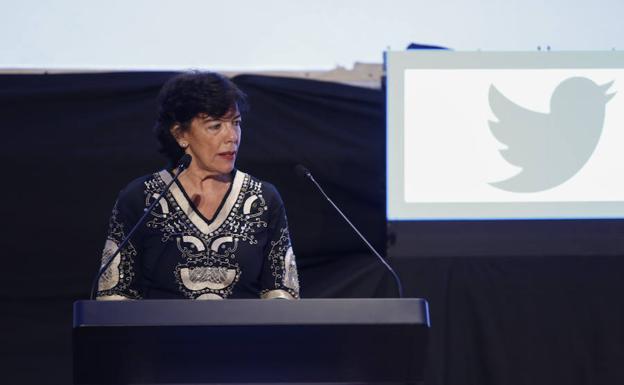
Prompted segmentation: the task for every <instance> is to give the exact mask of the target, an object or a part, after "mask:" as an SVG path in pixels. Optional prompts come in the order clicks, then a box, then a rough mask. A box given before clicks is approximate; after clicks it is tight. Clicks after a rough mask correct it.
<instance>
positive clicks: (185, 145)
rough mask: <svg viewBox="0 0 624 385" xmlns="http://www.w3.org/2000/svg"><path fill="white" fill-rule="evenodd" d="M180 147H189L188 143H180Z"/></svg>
mask: <svg viewBox="0 0 624 385" xmlns="http://www.w3.org/2000/svg"><path fill="white" fill-rule="evenodd" d="M180 146H182V148H187V147H188V143H186V142H180Z"/></svg>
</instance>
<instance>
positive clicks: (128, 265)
mask: <svg viewBox="0 0 624 385" xmlns="http://www.w3.org/2000/svg"><path fill="white" fill-rule="evenodd" d="M132 206H133V205H132V204H130V202H129V200H128V199H127V196H126V195H125V194H124V192H123V191H122V192H121V193H120V194H119V197H118V198H117V201H116V202H115V206H114V207H113V212H112V215H111V218H110V221H109V225H108V235H107V237H106V242H105V244H104V251H103V252H102V263H101V265H100V266H103V265H104V264H105V263H106V262H107V261H108V260H109V258H110V257H111V256H112V255H113V254H114V253H115V252H116V251H117V247H118V245H119V244H121V241H122V239H123V238H124V237H125V236H126V234H127V233H128V232H129V231H130V230H131V229H132V226H134V224H135V222H136V220H137V219H138V218H139V216H138V213H140V210H141V209H142V207H132ZM134 206H136V203H135V204H134ZM139 233H140V231H137V232H136V233H134V235H133V239H132V240H131V241H130V242H128V243H127V244H126V246H124V248H123V249H122V250H121V251H120V252H119V253H117V255H116V256H115V258H114V259H113V261H112V262H111V263H110V265H109V266H108V268H107V269H106V270H105V271H104V272H103V273H102V275H101V276H100V279H99V281H98V292H97V299H98V300H124V299H140V298H141V291H140V290H139V287H138V282H139V269H138V268H137V267H138V263H139V259H138V256H139V255H140V252H139V250H138V248H137V247H136V246H135V245H136V244H137V243H138V242H136V239H137V238H138V237H139V236H140V234H139Z"/></svg>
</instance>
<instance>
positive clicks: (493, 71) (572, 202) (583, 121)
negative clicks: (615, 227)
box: [387, 51, 624, 220]
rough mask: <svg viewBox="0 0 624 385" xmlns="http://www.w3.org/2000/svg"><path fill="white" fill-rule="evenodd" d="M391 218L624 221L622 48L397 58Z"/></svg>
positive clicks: (391, 97) (391, 90)
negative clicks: (597, 50) (607, 50)
mask: <svg viewBox="0 0 624 385" xmlns="http://www.w3.org/2000/svg"><path fill="white" fill-rule="evenodd" d="M387 66H388V67H387V68H388V96H387V97H388V100H387V102H388V121H387V130H388V132H387V135H388V142H387V154H388V155H387V161H388V165H387V167H388V170H387V172H388V173H387V177H388V180H387V187H388V190H387V191H388V193H387V194H388V195H387V199H388V201H387V217H388V219H389V220H436V219H438V220H454V219H459V220H461V219H471V220H472V219H573V218H622V217H624V55H623V54H622V53H621V52H557V53H553V52H541V53H540V52H531V53H522V52H508V53H506V52H495V53H481V52H472V53H467V52H448V51H447V52H443V51H440V52H433V51H428V52H389V53H388V57H387Z"/></svg>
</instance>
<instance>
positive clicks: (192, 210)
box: [160, 169, 247, 235]
mask: <svg viewBox="0 0 624 385" xmlns="http://www.w3.org/2000/svg"><path fill="white" fill-rule="evenodd" d="M160 177H161V179H162V181H163V182H164V183H165V184H166V183H169V182H170V181H171V180H172V179H173V174H172V173H171V172H170V171H169V170H162V171H161V172H160ZM246 179H247V174H245V173H244V172H242V171H239V170H236V169H235V170H233V171H232V183H231V184H230V187H229V188H228V191H227V192H226V193H225V195H224V196H223V199H222V200H221V203H220V204H219V207H218V208H217V210H216V211H215V213H214V215H213V217H212V219H208V218H206V217H205V216H204V215H202V213H201V212H200V211H199V210H198V209H197V207H196V206H195V204H194V203H193V201H192V200H191V199H190V198H189V196H188V194H187V193H186V191H185V190H184V187H183V186H182V184H181V183H174V184H173V185H172V186H171V189H170V193H171V195H172V198H173V200H174V202H175V204H176V205H177V206H178V207H179V208H180V209H181V210H182V212H183V213H184V215H185V216H186V217H187V218H188V219H189V220H190V221H191V222H192V223H193V224H194V225H195V226H196V227H197V228H198V229H199V230H200V231H201V232H202V233H204V234H207V235H211V234H212V233H213V232H214V231H216V230H217V229H218V228H219V227H221V225H222V224H223V223H224V222H225V220H226V219H227V217H229V215H230V213H231V210H232V209H233V208H234V206H235V204H236V202H237V200H238V199H239V195H240V192H241V189H242V187H243V185H244V181H245V180H246ZM176 182H177V181H176ZM226 210H227V211H228V212H226Z"/></svg>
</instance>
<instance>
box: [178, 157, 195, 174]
mask: <svg viewBox="0 0 624 385" xmlns="http://www.w3.org/2000/svg"><path fill="white" fill-rule="evenodd" d="M191 160H193V157H192V156H190V155H189V154H184V156H182V158H180V160H179V161H178V170H180V171H182V170H184V169H186V168H187V167H188V166H189V165H190V164H191Z"/></svg>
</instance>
